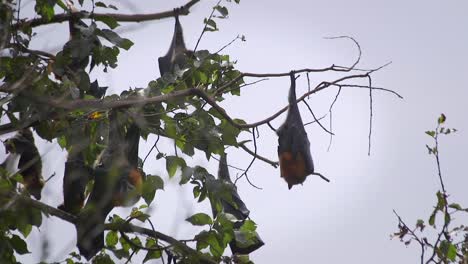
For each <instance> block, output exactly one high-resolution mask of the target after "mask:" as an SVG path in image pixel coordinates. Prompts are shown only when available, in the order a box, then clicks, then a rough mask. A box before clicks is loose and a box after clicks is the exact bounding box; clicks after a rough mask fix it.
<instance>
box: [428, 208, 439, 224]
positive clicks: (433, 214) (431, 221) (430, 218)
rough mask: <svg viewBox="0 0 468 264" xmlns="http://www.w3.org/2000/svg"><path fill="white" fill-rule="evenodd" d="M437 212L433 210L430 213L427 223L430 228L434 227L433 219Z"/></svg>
mask: <svg viewBox="0 0 468 264" xmlns="http://www.w3.org/2000/svg"><path fill="white" fill-rule="evenodd" d="M437 211H438V210H437V209H435V210H434V211H433V212H432V214H431V216H430V217H429V221H428V222H429V225H431V226H434V225H435V217H436V214H437Z"/></svg>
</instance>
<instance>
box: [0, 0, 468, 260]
mask: <svg viewBox="0 0 468 264" xmlns="http://www.w3.org/2000/svg"><path fill="white" fill-rule="evenodd" d="M127 2H129V1H119V2H116V3H114V4H116V5H118V6H119V7H120V8H121V9H122V10H127V11H128V12H139V13H149V12H157V11H164V10H167V9H170V8H173V7H176V6H179V5H182V4H184V3H185V1H145V2H144V3H143V2H141V4H140V2H139V5H138V6H133V7H129V6H126V5H125V4H124V3H127ZM149 2H152V3H149ZM215 3H216V1H202V3H199V4H198V5H196V6H195V7H194V8H193V12H192V13H191V14H190V16H188V17H182V18H181V23H182V24H183V25H184V29H185V36H186V43H187V45H188V46H189V47H192V48H193V47H194V46H195V43H196V40H197V39H198V36H199V33H200V32H201V29H202V28H203V25H202V21H203V18H204V17H206V16H208V15H209V13H210V10H211V6H212V5H214V4H215ZM228 7H229V11H230V18H229V20H227V21H223V22H220V23H219V26H220V29H221V30H220V32H217V33H210V34H207V35H206V38H204V39H203V40H202V42H201V44H200V47H201V48H202V49H209V50H211V51H216V50H218V49H219V48H220V47H222V46H223V45H225V44H226V43H228V42H229V41H230V40H232V39H233V38H234V37H235V36H237V35H238V34H242V35H245V36H246V39H247V41H246V42H236V43H235V44H233V45H232V46H230V47H229V48H228V49H227V50H226V51H225V52H226V53H228V54H230V55H231V56H232V57H231V58H232V59H235V60H238V64H237V65H238V69H239V70H241V71H247V72H258V73H264V72H286V71H289V70H292V69H299V68H304V67H309V68H320V67H326V66H330V65H331V64H337V65H351V64H352V62H353V61H354V60H355V58H356V56H357V50H356V47H355V46H353V44H352V42H350V41H347V40H326V39H324V37H330V36H341V35H348V36H352V37H354V38H355V39H356V40H357V41H359V43H360V45H361V47H362V52H363V55H362V58H361V64H360V67H361V68H374V67H378V66H381V65H383V64H385V63H387V62H389V61H392V62H393V63H392V64H391V65H390V66H388V67H386V68H385V69H382V70H381V71H379V72H376V73H375V74H374V79H373V84H374V85H375V86H380V87H385V88H389V89H393V90H395V91H397V92H399V93H400V94H401V95H403V97H404V100H400V99H398V98H396V97H395V96H393V95H391V94H388V93H379V92H375V93H374V123H373V124H374V126H373V138H372V155H371V156H370V157H369V156H367V134H368V128H369V127H368V119H369V102H368V101H369V98H368V91H366V90H357V89H345V90H343V92H342V93H341V96H340V98H339V100H338V102H337V104H336V106H335V110H334V113H333V117H334V122H333V128H334V129H333V130H334V132H335V134H336V136H335V137H334V140H333V144H332V147H331V149H330V151H327V147H328V142H329V138H328V135H327V134H326V133H325V132H324V131H323V130H321V129H320V128H319V127H318V126H316V125H311V126H307V132H308V134H309V139H310V141H311V150H312V155H313V157H314V161H315V164H316V168H317V170H318V171H319V172H321V173H322V174H324V175H326V176H327V177H328V178H330V179H331V183H326V182H324V181H322V180H320V179H319V178H318V177H310V178H309V179H308V180H307V181H306V182H305V183H304V185H303V186H297V187H294V188H293V189H292V190H288V188H287V184H286V183H285V182H284V181H283V180H282V179H281V178H280V176H279V170H276V169H274V168H272V167H271V166H269V165H266V164H264V163H262V162H260V161H257V162H256V163H255V164H254V166H253V167H252V169H251V172H250V178H251V180H252V181H253V182H254V183H255V184H257V185H259V186H261V187H262V188H263V190H257V189H254V188H252V187H251V186H249V185H248V184H247V183H246V182H245V181H242V182H240V183H239V190H240V195H241V197H243V199H244V201H245V203H246V204H247V206H248V207H249V209H250V210H251V217H252V219H253V220H254V221H256V222H257V224H258V231H259V233H260V235H261V237H262V238H263V240H264V241H265V243H266V244H265V246H264V247H262V248H260V249H259V250H258V251H257V252H255V253H253V254H252V255H251V258H252V259H253V260H254V261H255V262H256V263H312V262H313V263H331V264H333V263H369V264H370V263H383V264H387V263H388V264H390V263H392V264H393V263H416V262H417V261H418V258H419V249H418V247H416V246H413V245H412V246H409V247H408V248H405V246H404V245H403V244H402V243H400V242H398V241H397V240H390V234H391V233H392V232H394V231H395V230H396V229H397V220H396V218H395V216H394V215H393V213H392V209H395V210H397V211H398V212H399V214H400V215H401V216H402V217H403V218H404V219H405V220H406V221H407V222H408V223H409V224H414V223H415V222H416V220H417V219H418V218H423V219H425V220H427V218H428V216H429V214H430V212H431V210H432V205H433V204H434V203H435V192H436V191H437V189H438V179H437V177H436V167H435V162H434V160H433V158H432V157H431V156H429V155H427V150H426V148H425V144H429V143H431V142H430V140H429V137H428V136H426V135H424V131H426V130H429V129H432V128H433V127H434V126H435V120H436V118H437V117H438V115H439V114H440V113H442V112H443V113H445V114H446V115H447V117H448V121H447V122H448V126H450V127H456V128H457V129H459V132H458V133H457V134H455V135H451V136H449V137H447V138H443V139H442V140H441V147H440V154H441V158H442V159H441V162H442V167H443V173H444V176H445V180H446V187H447V190H448V192H449V193H450V194H451V196H450V199H453V200H455V201H458V202H460V203H461V204H462V205H466V204H468V196H466V187H465V186H467V184H468V179H467V175H466V173H465V172H462V168H463V167H464V166H463V165H464V162H466V153H465V150H466V149H468V140H467V136H468V135H467V134H466V133H467V132H466V131H468V122H467V121H466V116H465V113H467V112H468V104H467V103H466V100H467V84H468V81H467V78H466V76H467V75H466V74H467V73H468V66H467V63H466V62H467V61H468V16H467V14H466V10H467V8H468V3H467V2H466V1H463V0H452V1H434V0H426V1H422V0H415V1H404V0H394V1H372V0H343V1H336V0H335V1H306V0H303V1H300V0H294V1H266V0H257V1H241V4H240V5H234V4H232V5H229V6H228ZM25 8H26V9H27V8H29V9H30V8H32V5H31V4H30V5H28V6H27V7H25ZM129 10H130V11H129ZM172 30H173V19H166V20H163V21H154V22H146V23H141V24H136V25H133V26H131V27H129V28H128V29H127V30H124V31H123V32H122V35H123V36H125V37H127V38H130V39H131V40H132V41H134V42H135V45H134V46H133V47H132V48H131V50H130V51H128V52H125V51H122V55H121V56H120V58H119V67H118V69H115V70H111V71H110V73H108V74H100V75H99V76H98V77H99V80H100V82H102V83H107V84H108V85H109V86H110V87H111V88H110V89H109V91H110V92H113V93H120V91H122V90H125V89H128V88H129V87H145V86H146V84H147V83H148V82H149V81H150V80H152V79H155V78H157V77H159V71H158V68H157V57H158V56H161V55H163V54H165V52H166V51H167V48H168V45H169V42H170V38H171V36H172ZM38 31H39V32H46V33H47V36H48V37H47V39H37V40H35V41H34V42H33V44H34V45H35V47H36V48H42V49H44V50H48V51H54V50H55V51H56V50H57V48H58V47H60V46H61V45H62V44H59V45H57V42H60V43H63V41H65V38H66V25H65V24H64V25H53V26H52V27H44V28H41V29H38ZM39 36H40V35H39ZM310 77H311V81H312V82H313V83H317V82H320V81H323V80H331V78H332V75H328V74H322V75H315V74H311V75H310ZM288 82H289V80H288V78H287V77H286V78H280V79H270V80H269V81H267V82H262V83H260V84H258V85H256V86H249V87H246V88H245V89H244V90H243V91H242V97H239V98H232V99H228V100H226V101H224V102H223V103H222V105H223V107H225V108H226V109H228V112H229V113H230V114H231V115H232V116H234V117H238V118H243V119H245V120H246V121H248V122H253V121H256V120H260V119H263V118H265V117H267V116H269V115H271V114H272V113H274V112H276V111H277V110H278V109H279V108H281V107H283V106H284V105H286V94H287V90H288V88H289V83H288ZM306 90H307V82H306V80H305V77H304V76H302V77H301V78H300V79H299V81H298V94H302V93H304V92H305V91H306ZM335 92H336V90H334V89H329V90H328V91H324V92H321V93H319V94H316V95H314V96H312V97H311V98H310V101H309V103H310V105H311V106H312V108H313V109H314V112H315V113H316V115H318V116H321V115H323V114H325V113H327V111H328V107H329V105H330V102H331V101H332V100H333V97H334V94H335ZM301 110H303V119H304V120H306V121H310V120H311V119H312V118H311V117H310V114H309V113H308V111H307V109H306V108H302V109H301ZM283 118H284V116H282V117H281V118H280V119H279V120H277V121H276V122H274V126H276V127H277V126H279V124H281V122H282V121H283ZM324 124H327V125H328V123H327V121H324ZM154 140H155V138H154V137H150V139H149V140H148V142H147V143H145V142H143V141H142V144H141V149H140V157H144V155H145V154H146V153H147V151H148V150H149V148H150V147H151V145H152V144H153V143H154ZM166 142H167V141H166ZM39 143H40V144H39V145H40V152H41V153H42V154H44V157H43V162H44V163H45V164H47V165H45V166H44V172H43V173H44V176H45V177H48V176H49V175H51V174H52V173H53V172H56V173H57V175H56V176H55V177H54V178H53V179H52V180H51V181H50V182H49V184H48V185H47V187H46V188H45V190H44V192H43V201H44V202H46V203H48V204H50V205H52V206H56V205H58V204H60V203H61V202H62V196H61V183H62V176H63V162H64V160H65V158H66V154H65V153H64V152H61V151H60V150H59V149H58V148H57V147H56V146H53V145H52V144H49V143H46V142H43V141H39ZM258 144H259V153H261V154H262V155H264V156H267V157H270V158H272V159H276V144H277V138H276V136H275V135H274V134H273V133H272V131H271V130H270V129H268V128H267V127H266V128H261V129H260V139H259V140H258ZM161 147H164V145H162V146H161ZM170 151H171V150H169V151H168V152H170ZM0 153H2V154H0V155H4V154H3V153H4V151H3V150H0ZM229 153H230V155H229V157H228V158H229V160H228V161H229V162H230V163H231V164H232V165H235V166H239V167H246V166H247V165H248V163H249V162H250V159H251V157H250V156H249V155H248V154H246V153H243V152H242V151H238V150H230V152H229ZM153 157H154V156H153ZM190 162H191V164H200V165H202V166H207V167H208V168H210V169H211V172H212V173H213V174H215V173H216V168H217V164H216V162H214V161H212V162H211V163H209V164H208V163H207V161H206V160H204V159H203V158H202V156H200V157H196V158H194V159H193V160H190ZM145 166H146V167H145V171H146V172H147V173H150V174H158V175H161V176H163V177H164V178H167V175H166V172H165V167H164V166H163V165H161V164H160V163H158V162H156V161H155V160H154V159H153V160H151V159H150V161H147V164H146V165H145ZM236 173H238V172H237V171H235V170H233V169H231V175H235V174H236ZM191 197H192V191H191V186H189V185H187V186H185V187H184V188H180V187H178V185H177V180H172V181H170V182H168V183H167V186H166V190H165V191H164V192H158V193H157V195H156V202H155V208H154V211H153V212H152V215H153V217H152V219H153V221H154V223H155V224H156V228H157V229H158V230H160V231H162V232H165V233H167V234H169V235H173V236H176V237H178V238H188V237H190V236H191V235H193V234H194V231H196V230H193V229H192V228H191V227H190V225H189V224H186V223H184V222H183V219H185V218H186V217H187V216H189V215H191V214H193V213H196V212H200V211H204V212H210V210H209V204H208V203H206V202H205V203H203V204H195V203H193V202H192V201H191V199H192V198H191ZM114 212H117V211H114ZM45 238H47V239H49V243H50V248H49V254H48V258H47V259H46V260H47V261H60V260H63V259H64V258H65V254H66V253H68V252H69V251H70V250H72V249H73V248H74V244H75V239H76V238H75V230H74V228H73V226H72V225H70V224H68V223H65V222H63V221H61V220H57V219H51V220H49V221H45V223H44V226H43V227H42V229H41V232H36V231H34V232H33V233H32V235H31V237H30V238H29V241H30V242H31V243H33V244H34V246H33V248H31V251H33V252H34V253H33V254H31V255H27V256H24V257H22V259H23V260H24V261H25V263H30V262H33V261H34V262H38V261H39V260H40V259H41V253H40V250H39V249H40V247H41V241H43V239H45Z"/></svg>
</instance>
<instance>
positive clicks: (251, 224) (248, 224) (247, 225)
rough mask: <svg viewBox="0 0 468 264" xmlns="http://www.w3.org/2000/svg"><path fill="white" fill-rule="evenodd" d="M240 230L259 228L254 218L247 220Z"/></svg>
mask: <svg viewBox="0 0 468 264" xmlns="http://www.w3.org/2000/svg"><path fill="white" fill-rule="evenodd" d="M240 230H242V231H255V230H257V224H255V222H254V221H252V220H245V222H244V224H243V225H242V226H241V228H240Z"/></svg>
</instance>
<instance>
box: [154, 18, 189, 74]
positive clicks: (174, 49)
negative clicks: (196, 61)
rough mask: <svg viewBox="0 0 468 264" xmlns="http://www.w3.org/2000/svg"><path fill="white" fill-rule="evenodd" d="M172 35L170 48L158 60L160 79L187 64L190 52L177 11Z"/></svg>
mask: <svg viewBox="0 0 468 264" xmlns="http://www.w3.org/2000/svg"><path fill="white" fill-rule="evenodd" d="M175 12H176V16H175V25H174V35H173V36H172V41H171V46H170V47H169V50H168V51H167V53H166V55H164V57H160V58H158V64H159V72H160V74H161V77H162V76H163V75H164V74H165V73H170V72H173V71H174V69H175V66H176V65H177V66H178V67H179V69H181V68H183V66H184V65H185V64H186V63H187V55H188V54H190V53H191V52H190V51H188V50H187V48H186V47H185V42H184V33H183V30H182V25H181V24H180V21H179V15H178V14H177V12H178V9H175Z"/></svg>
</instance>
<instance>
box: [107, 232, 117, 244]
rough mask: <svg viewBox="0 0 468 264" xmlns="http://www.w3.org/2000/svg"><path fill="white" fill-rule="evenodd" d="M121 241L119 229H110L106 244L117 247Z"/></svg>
mask: <svg viewBox="0 0 468 264" xmlns="http://www.w3.org/2000/svg"><path fill="white" fill-rule="evenodd" d="M117 242H119V235H118V233H117V231H109V232H107V235H106V245H107V246H109V247H115V245H117Z"/></svg>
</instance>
